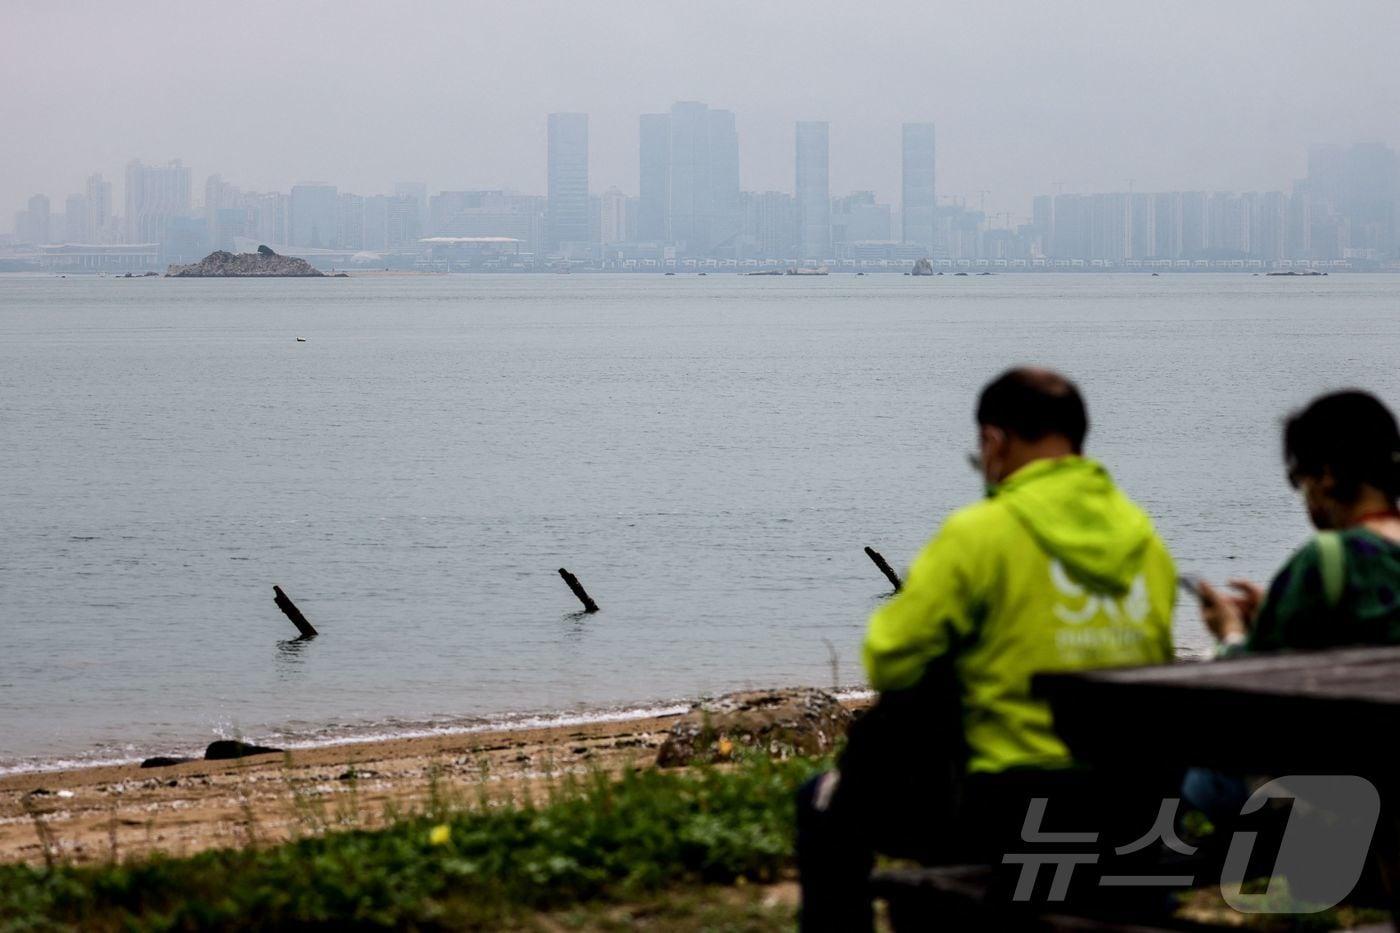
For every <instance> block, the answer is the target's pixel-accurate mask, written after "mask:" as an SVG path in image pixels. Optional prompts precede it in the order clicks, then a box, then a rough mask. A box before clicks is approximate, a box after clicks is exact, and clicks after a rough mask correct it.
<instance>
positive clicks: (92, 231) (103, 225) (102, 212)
mask: <svg viewBox="0 0 1400 933" xmlns="http://www.w3.org/2000/svg"><path fill="white" fill-rule="evenodd" d="M84 194H85V196H86V201H87V210H88V217H87V233H88V236H89V238H91V240H92V242H94V243H106V242H107V240H108V229H107V228H108V226H109V225H110V224H111V222H112V183H111V182H110V181H107V180H106V179H104V178H103V177H102V176H101V175H89V176H88V180H87V185H86V188H85V191H84Z"/></svg>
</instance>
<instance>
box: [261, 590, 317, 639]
mask: <svg viewBox="0 0 1400 933" xmlns="http://www.w3.org/2000/svg"><path fill="white" fill-rule="evenodd" d="M272 594H273V595H272V598H273V601H274V602H276V603H277V608H278V609H281V610H282V614H283V615H285V616H286V617H287V618H289V619H291V620H292V624H293V625H295V626H296V627H297V631H298V632H301V637H302V638H315V637H316V636H317V635H318V634H319V633H318V632H317V631H316V626H314V625H312V624H311V623H310V622H308V621H306V616H304V615H302V614H301V610H300V609H298V608H297V607H296V604H294V603H293V602H292V601H291V600H290V599H288V598H287V594H286V593H284V592H282V587H280V586H278V585H277V584H275V583H274V584H273V585H272Z"/></svg>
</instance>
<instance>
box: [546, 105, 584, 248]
mask: <svg viewBox="0 0 1400 933" xmlns="http://www.w3.org/2000/svg"><path fill="white" fill-rule="evenodd" d="M548 145H549V205H548V208H547V212H546V233H545V247H546V249H548V250H551V251H557V250H559V249H560V248H561V247H562V245H563V244H565V243H587V242H588V241H589V235H588V234H589V224H588V114H586V113H551V114H550V115H549V142H548Z"/></svg>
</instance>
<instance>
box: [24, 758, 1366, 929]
mask: <svg viewBox="0 0 1400 933" xmlns="http://www.w3.org/2000/svg"><path fill="white" fill-rule="evenodd" d="M824 765H825V762H822V761H813V760H810V759H801V758H795V759H789V760H786V761H774V760H770V759H768V758H766V757H756V758H748V759H744V760H741V761H740V762H738V763H737V764H735V765H733V766H726V767H714V766H709V767H697V768H691V769H688V770H685V771H672V772H663V771H654V770H648V771H634V772H627V773H625V774H624V775H623V776H622V777H621V778H618V779H614V778H611V777H609V776H607V775H605V774H602V773H597V774H594V775H592V776H591V777H589V778H588V779H585V780H579V779H575V778H564V779H563V780H562V781H561V783H559V784H556V785H554V786H552V787H551V789H550V791H549V793H548V795H547V797H546V799H545V800H543V801H540V802H538V803H536V802H533V801H531V800H529V799H528V798H527V799H525V800H522V801H515V802H505V803H501V802H492V801H491V800H488V799H487V797H486V795H485V789H484V785H482V787H480V788H479V791H480V793H479V794H478V796H476V798H475V799H471V800H468V799H463V798H459V797H454V796H453V795H452V794H451V793H450V791H448V790H446V789H445V788H443V787H442V786H441V785H440V784H439V782H437V781H436V780H430V792H429V794H428V799H427V802H426V803H425V804H424V805H423V807H422V808H421V810H420V811H419V812H416V813H412V814H407V815H403V814H387V815H386V816H393V817H394V819H393V821H392V824H391V825H389V826H388V828H384V829H377V830H373V831H370V830H365V829H357V828H350V829H346V828H344V827H346V826H347V825H352V824H353V823H354V820H353V819H351V818H350V816H349V815H348V812H341V811H339V810H337V811H335V812H327V811H326V809H325V807H324V806H323V805H322V804H321V803H320V802H319V801H316V800H315V799H313V798H312V797H311V796H310V795H308V794H305V793H299V792H298V788H296V787H293V788H292V790H293V793H292V798H293V807H294V810H295V812H296V813H297V814H298V818H299V823H300V825H301V826H302V827H303V828H304V830H305V831H306V832H307V833H309V834H311V835H308V836H307V838H302V839H299V840H296V841H293V842H287V843H281V844H276V845H271V844H259V843H258V841H257V840H258V834H257V831H256V823H255V821H254V820H253V815H252V814H251V812H250V813H248V814H246V817H245V818H246V823H247V825H246V826H245V827H244V830H243V833H242V840H243V845H242V847H240V848H230V849H222V850H216V851H210V852H205V853H202V854H199V855H195V856H192V857H189V858H172V857H168V856H158V857H150V858H143V859H137V860H128V861H120V860H118V858H117V857H116V856H117V853H116V849H115V845H114V846H113V851H112V859H111V861H110V862H109V863H108V864H105V865H91V866H79V865H74V864H69V863H65V862H62V861H60V860H58V859H57V858H56V857H54V856H53V855H52V851H53V847H52V846H51V845H50V846H48V847H46V849H45V851H46V853H50V854H49V855H48V856H47V858H46V864H45V865H43V866H31V865H0V933H20V931H25V933H28V931H51V930H94V931H116V930H122V931H145V930H150V931H157V930H160V931H164V930H196V929H210V928H229V927H237V928H257V929H266V930H276V929H288V928H296V929H302V928H307V927H324V928H327V929H332V928H333V929H337V930H347V929H348V930H355V929H359V930H370V929H382V928H394V929H410V930H470V929H492V930H496V929H501V930H512V931H545V933H559V931H563V930H592V931H598V930H634V929H637V930H657V931H662V930H665V931H681V933H685V931H700V930H713V931H735V933H740V931H752V933H769V931H777V930H784V929H791V928H792V926H793V924H794V920H795V907H794V896H793V891H792V884H791V882H790V877H791V868H792V840H793V820H794V816H795V813H794V807H793V794H794V792H795V791H796V789H797V787H798V785H800V784H801V782H802V781H804V780H805V779H806V778H807V777H809V776H810V775H812V774H813V773H815V772H816V771H817V770H818V769H819V768H820V767H823V766H824ZM337 827H340V828H339V829H337ZM36 831H37V832H39V833H40V834H41V837H42V836H43V834H44V832H46V830H45V829H44V828H43V823H42V821H41V820H37V819H36ZM785 877H786V878H787V879H789V880H787V881H786V882H785V883H781V884H774V882H779V881H782V880H783V879H784V878H785ZM1258 887H1259V884H1258V883H1252V885H1251V886H1250V889H1251V890H1254V889H1255V888H1258ZM1280 890H1282V889H1280ZM777 892H785V894H784V896H781V897H778V896H775V894H776V893H777ZM1280 896H1282V895H1281V894H1280ZM1182 901H1183V903H1182V907H1183V911H1182V913H1183V914H1184V915H1185V916H1188V917H1190V918H1191V919H1194V920H1197V921H1200V922H1207V923H1222V924H1227V925H1242V926H1244V927H1245V928H1248V929H1262V930H1283V929H1291V930H1312V929H1319V930H1320V929H1335V928H1337V927H1348V926H1353V925H1357V924H1359V923H1365V922H1375V921H1376V920H1377V918H1382V919H1383V915H1382V914H1379V913H1378V912H1376V911H1368V910H1362V909H1357V908H1353V907H1345V906H1344V907H1340V908H1337V909H1335V910H1332V911H1326V912H1323V913H1321V914H1317V915H1312V916H1297V915H1293V916H1289V915H1274V916H1270V915H1255V916H1250V917H1241V916H1240V915H1239V914H1236V913H1234V912H1233V911H1232V910H1230V909H1229V907H1228V906H1227V905H1225V904H1224V902H1223V900H1222V899H1221V897H1220V892H1219V891H1218V890H1199V891H1195V892H1192V893H1191V894H1189V895H1186V896H1185V897H1183V899H1182ZM1278 906H1281V905H1278Z"/></svg>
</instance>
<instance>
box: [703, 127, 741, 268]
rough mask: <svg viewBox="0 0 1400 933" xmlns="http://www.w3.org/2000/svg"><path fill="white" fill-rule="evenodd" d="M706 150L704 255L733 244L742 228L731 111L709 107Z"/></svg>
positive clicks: (737, 149)
mask: <svg viewBox="0 0 1400 933" xmlns="http://www.w3.org/2000/svg"><path fill="white" fill-rule="evenodd" d="M707 143H708V145H707V150H708V154H709V158H710V171H709V213H710V224H709V236H708V238H707V242H706V243H705V245H704V250H705V253H706V255H713V254H714V253H715V251H716V250H722V249H727V248H730V247H732V246H733V243H734V240H735V238H737V237H738V236H739V234H740V233H742V232H743V228H744V208H743V203H742V202H741V200H740V194H739V133H738V130H737V129H736V128H735V124H734V111H732V110H711V111H710V114H709V139H708V140H707Z"/></svg>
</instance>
